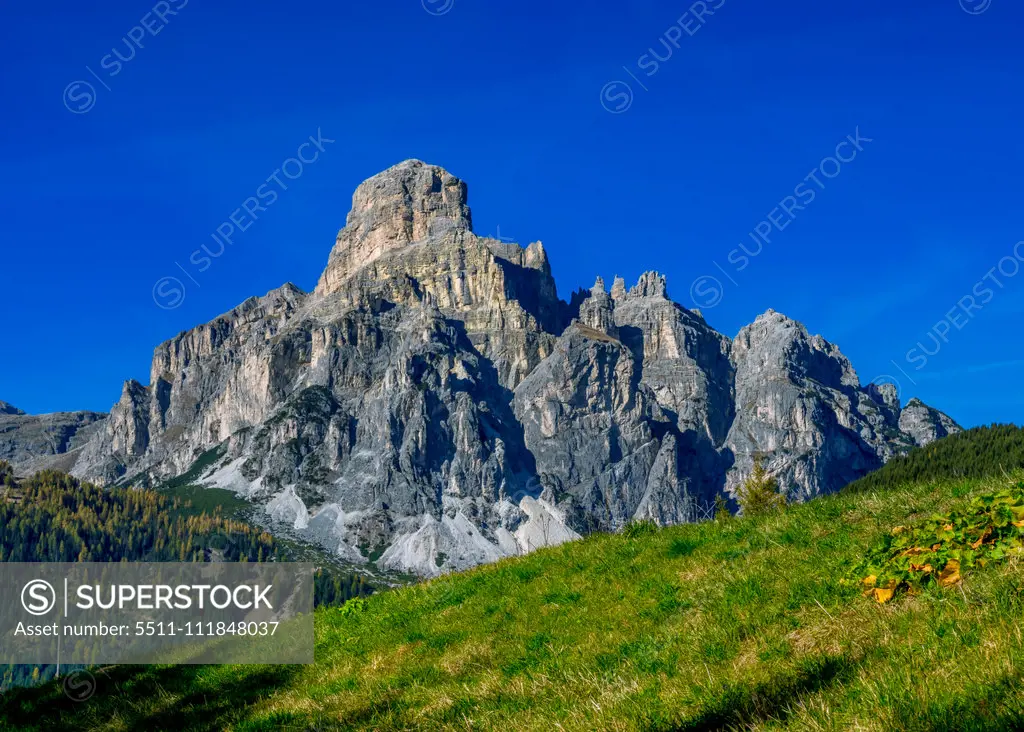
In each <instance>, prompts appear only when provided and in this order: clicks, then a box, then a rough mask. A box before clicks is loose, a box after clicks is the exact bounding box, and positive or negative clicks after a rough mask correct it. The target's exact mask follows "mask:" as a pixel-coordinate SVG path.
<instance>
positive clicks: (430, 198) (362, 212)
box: [317, 160, 473, 292]
mask: <svg viewBox="0 0 1024 732" xmlns="http://www.w3.org/2000/svg"><path fill="white" fill-rule="evenodd" d="M468 200H469V194H468V189H467V186H466V184H465V183H464V182H463V181H462V180H460V179H459V178H456V177H455V176H454V175H452V174H451V173H449V172H448V171H447V170H445V169H444V168H440V167H438V166H436V165H428V164H427V163H424V162H422V161H420V160H406V161H405V162H402V163H399V164H398V165H395V166H393V167H391V168H388V169H387V170H385V171H384V172H382V173H378V174H377V175H375V176H373V177H372V178H370V179H368V180H366V181H364V182H363V183H361V184H360V185H359V187H357V188H356V191H355V193H354V194H353V195H352V210H351V211H349V214H348V218H347V219H346V221H345V228H343V229H342V230H341V231H340V232H339V234H338V240H337V242H336V244H335V246H334V249H333V250H332V251H331V255H330V259H329V261H328V264H327V269H326V270H324V273H323V275H322V276H321V278H320V284H319V285H318V286H317V291H318V292H331V291H333V290H335V289H337V287H338V285H339V284H340V283H341V282H342V281H344V280H345V279H346V278H348V277H349V276H350V275H351V274H352V273H354V272H356V271H357V270H359V269H360V268H362V267H364V266H365V265H367V264H368V263H370V262H372V261H373V260H375V259H377V258H378V257H380V256H381V255H382V254H384V253H386V252H388V251H391V250H395V249H401V248H403V247H406V246H408V245H410V244H413V243H415V242H419V241H423V240H425V239H428V238H430V237H438V236H444V235H445V234H446V233H448V232H449V231H470V232H471V231H472V230H473V219H472V214H471V212H470V209H469V205H468Z"/></svg>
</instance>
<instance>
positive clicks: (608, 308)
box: [580, 277, 619, 338]
mask: <svg viewBox="0 0 1024 732" xmlns="http://www.w3.org/2000/svg"><path fill="white" fill-rule="evenodd" d="M613 308H614V302H613V301H612V299H611V297H609V295H608V293H607V292H606V291H605V289H604V279H602V278H601V277H598V278H597V280H596V281H595V282H594V286H593V287H592V288H590V297H588V298H587V299H586V300H584V301H583V304H582V305H581V306H580V322H581V323H582V324H583V325H586V326H589V327H590V328H593V329H594V330H597V331H600V332H602V333H605V334H606V335H609V336H611V337H612V338H617V337H618V333H619V330H618V328H617V327H616V326H615V316H614V314H613V313H612V310H613Z"/></svg>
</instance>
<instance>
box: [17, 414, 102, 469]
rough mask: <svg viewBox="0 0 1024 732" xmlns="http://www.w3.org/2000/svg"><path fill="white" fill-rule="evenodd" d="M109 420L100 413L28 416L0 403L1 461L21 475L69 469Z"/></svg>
mask: <svg viewBox="0 0 1024 732" xmlns="http://www.w3.org/2000/svg"><path fill="white" fill-rule="evenodd" d="M106 417H107V415H105V414H100V413H98V412H55V413H53V414H26V413H25V412H23V411H22V410H20V409H18V408H17V407H14V406H12V405H11V404H8V403H7V402H0V460H5V461H7V462H9V463H10V464H11V466H12V467H13V468H14V471H15V473H17V474H19V475H27V474H30V473H33V472H35V471H37V470H43V469H47V468H52V469H57V470H70V469H71V467H72V466H73V465H74V464H75V462H76V461H77V459H78V453H79V451H80V450H81V449H82V447H83V446H84V445H85V444H86V443H87V442H88V441H89V440H90V439H91V438H92V437H94V436H96V434H97V432H98V431H99V430H100V429H101V428H102V426H103V421H104V420H105V419H106Z"/></svg>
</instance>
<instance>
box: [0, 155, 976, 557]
mask: <svg viewBox="0 0 1024 732" xmlns="http://www.w3.org/2000/svg"><path fill="white" fill-rule="evenodd" d="M5 418H9V419H19V418H20V417H18V416H9V417H5ZM957 429H958V428H957V427H956V425H955V424H953V423H952V421H951V420H949V418H948V417H945V415H942V414H941V413H939V412H936V411H934V410H930V409H929V408H927V407H924V405H920V406H918V405H917V404H915V403H911V404H910V405H908V406H907V409H905V410H901V409H900V405H899V399H898V398H897V397H896V395H895V393H894V392H892V393H891V392H890V391H887V390H886V389H885V388H877V387H874V386H869V387H868V388H861V387H860V384H859V381H858V379H857V375H856V373H855V372H854V370H853V368H852V367H851V366H850V363H849V361H847V359H846V358H845V357H844V356H843V355H842V354H841V353H840V352H839V350H838V349H837V348H836V347H835V346H833V345H831V344H829V343H828V342H827V341H825V340H824V339H822V338H820V337H817V336H811V335H809V334H808V333H807V332H806V330H805V329H804V328H803V326H801V325H800V324H798V323H795V322H793V321H791V320H789V319H787V318H785V317H784V316H782V315H780V314H778V313H774V312H772V311H769V312H768V313H766V314H765V315H763V316H761V317H759V318H758V319H757V321H756V322H755V323H754V324H752V325H750V326H748V327H747V328H744V329H743V330H742V331H741V332H740V334H739V335H738V336H737V338H736V339H735V340H730V339H728V338H726V337H725V336H723V335H721V334H719V333H717V332H715V331H714V330H713V329H712V328H711V327H710V326H708V324H707V323H706V322H705V321H704V319H703V317H702V316H701V315H700V314H699V313H698V312H696V311H690V310H687V309H686V308H684V307H682V306H680V305H679V304H677V303H675V302H673V301H672V300H671V299H670V298H669V296H668V290H667V286H666V283H665V279H664V277H661V276H660V275H658V274H656V273H653V272H649V273H645V274H644V275H643V276H642V277H641V278H640V280H639V282H638V283H637V284H636V286H634V287H632V288H630V289H628V290H627V288H626V286H625V283H624V282H623V281H622V280H621V279H620V278H616V279H615V281H614V283H613V285H612V288H611V290H610V292H609V291H606V290H605V287H604V283H603V281H602V280H600V279H599V280H598V282H597V283H596V284H595V286H594V287H593V288H592V289H591V290H589V291H585V290H584V291H580V292H578V293H576V294H575V295H574V296H573V298H572V302H571V303H570V304H566V303H564V302H562V301H561V300H559V298H558V296H557V294H556V289H555V283H554V279H553V278H552V276H551V269H550V265H549V263H548V258H547V252H546V251H545V249H544V247H543V245H541V244H540V243H539V242H536V243H534V244H531V245H530V246H528V247H526V248H523V247H520V246H518V245H515V244H508V243H504V242H499V241H495V240H492V239H487V238H483V237H478V236H476V235H475V234H474V233H473V230H472V216H471V213H470V209H469V206H468V191H467V187H466V185H465V183H463V182H462V181H460V180H459V179H458V178H455V177H454V176H452V175H451V174H449V173H447V172H446V171H444V170H443V169H441V168H438V167H436V166H431V165H427V164H425V163H422V162H420V161H407V162H405V163H402V164H400V165H397V166H395V167H393V168H390V169H388V170H386V171H384V172H383V173H381V174H379V175H377V176H374V177H373V178H371V179H370V180H368V181H366V182H365V183H363V184H362V185H361V186H359V188H358V189H357V191H356V193H355V195H354V196H353V205H352V211H351V212H350V213H349V215H348V218H347V220H346V226H345V228H344V229H342V230H341V233H340V234H339V236H338V240H337V242H336V244H335V247H334V249H333V250H332V251H331V254H330V257H329V260H328V264H327V268H326V270H325V271H324V274H323V276H322V277H321V279H320V282H319V284H318V285H317V288H316V290H315V291H314V292H312V293H304V292H302V291H301V290H299V289H298V288H297V287H295V286H294V285H290V284H289V285H285V286H283V287H281V288H279V289H277V290H274V291H273V292H270V293H268V294H267V295H266V296H264V297H262V298H251V299H250V300H247V301H246V302H244V303H242V304H241V305H240V306H238V307H237V308H235V309H234V310H232V311H231V312H229V313H226V314H224V315H222V316H220V317H219V318H216V319H215V320H213V321H211V322H210V323H207V324H205V325H201V326H198V327H197V328H194V329H192V330H190V331H187V332H185V333H182V334H180V335H178V336H177V337H175V338H173V339H171V340H169V341H167V342H166V343H163V344H161V345H160V346H158V347H157V349H156V351H155V353H154V356H153V365H152V370H151V375H150V383H149V384H148V385H145V386H144V385H142V384H138V383H136V382H128V383H126V384H125V387H124V390H123V392H122V396H121V399H120V400H119V402H118V403H117V404H116V405H115V406H114V408H113V409H112V411H111V414H110V418H109V419H107V420H106V421H105V422H104V423H103V428H102V430H99V432H98V434H96V435H95V436H94V437H93V438H92V439H91V440H90V441H89V442H88V443H87V444H86V445H84V446H83V447H81V448H79V449H78V450H77V451H76V453H75V455H74V456H73V459H74V473H75V474H76V475H78V476H80V477H84V478H89V479H92V480H97V481H100V482H103V483H114V482H121V483H126V482H134V483H139V482H146V481H151V482H160V481H162V480H165V479H168V478H171V477H174V476H179V475H182V474H185V473H188V477H189V479H190V480H193V481H197V482H202V483H203V484H205V485H210V486H221V487H225V488H229V489H232V490H235V491H237V492H238V493H240V494H242V495H244V496H246V497H248V498H249V499H250V500H251V501H253V502H254V503H256V504H258V505H260V506H263V507H264V508H265V511H266V516H267V520H268V521H270V522H272V524H273V525H274V526H276V527H279V528H281V527H285V526H286V527H287V528H288V530H289V531H293V532H297V533H299V534H301V535H303V536H306V537H308V538H312V539H314V540H316V541H319V542H321V543H322V544H324V545H325V546H326V547H329V548H330V549H332V550H334V551H336V552H337V553H338V554H339V555H341V556H343V557H346V558H349V559H353V560H367V559H368V558H369V557H370V556H373V557H374V559H375V560H376V561H377V563H378V564H379V565H381V566H382V567H386V568H390V569H398V570H403V571H411V572H415V573H418V574H422V575H432V574H437V573H439V572H442V571H448V570H452V569H460V568H465V567H469V566H472V565H474V564H478V563H481V562H486V561H492V560H495V559H498V558H500V557H503V556H508V555H511V554H516V553H520V552H524V551H529V550H531V549H534V548H537V547H539V546H543V545H546V544H552V543H557V542H560V541H565V540H568V539H572V538H574V537H576V536H578V535H580V534H582V533H584V532H587V531H592V530H614V529H617V528H620V527H621V526H622V525H623V524H625V523H626V522H628V521H630V520H633V519H638V518H650V519H653V520H655V521H658V522H660V523H663V524H668V523H676V522H683V521H695V520H699V519H700V518H702V517H703V516H705V515H707V514H708V512H709V511H710V507H711V505H712V504H713V502H714V499H715V497H716V495H719V494H721V493H722V492H723V491H724V492H728V491H730V490H731V489H732V488H734V487H735V485H736V484H737V483H738V482H739V481H740V480H742V479H743V478H744V476H745V475H746V474H747V472H748V471H749V470H750V466H751V465H752V462H753V457H754V455H755V454H757V453H765V454H766V455H767V457H768V461H769V467H770V469H771V470H772V472H774V473H775V474H776V475H777V476H778V477H779V479H780V482H781V484H782V485H783V487H784V488H785V489H786V490H787V491H788V492H789V493H790V494H791V495H792V496H793V497H795V498H804V497H810V496H813V495H817V494H819V493H823V492H827V491H832V490H836V489H838V488H839V487H841V486H842V485H843V484H844V483H845V482H847V481H848V480H852V479H854V478H856V477H860V476H861V475H863V474H864V473H866V472H868V471H869V470H872V469H874V468H876V467H878V466H879V465H881V464H882V463H883V462H884V461H885V460H887V459H889V458H890V457H891V456H893V455H895V454H898V453H900V452H903V451H905V450H907V449H909V447H911V446H913V445H915V444H924V443H925V442H927V441H928V440H930V439H935V438H937V437H939V436H941V435H943V434H946V433H948V432H952V431H956V430H957Z"/></svg>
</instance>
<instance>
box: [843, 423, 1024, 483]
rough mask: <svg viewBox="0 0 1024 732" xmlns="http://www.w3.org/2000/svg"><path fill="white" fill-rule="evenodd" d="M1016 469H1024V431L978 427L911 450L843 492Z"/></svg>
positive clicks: (1008, 426) (1006, 426) (1011, 427)
mask: <svg viewBox="0 0 1024 732" xmlns="http://www.w3.org/2000/svg"><path fill="white" fill-rule="evenodd" d="M1017 468H1024V429H1022V428H1020V427H1016V426H1014V425H1012V424H995V425H991V426H988V427H975V428H973V429H969V430H966V431H964V432H961V433H959V434H956V435H950V436H949V437H945V438H943V439H941V440H936V441H935V442H933V443H931V444H930V445H928V446H926V447H919V448H917V449H915V450H911V451H910V452H909V453H907V454H906V455H905V456H902V457H897V458H893V459H892V460H890V461H889V462H888V463H886V465H885V466H884V467H882V468H881V469H879V470H876V471H875V472H873V473H869V474H868V475H865V476H864V477H863V478H861V479H860V480H857V481H854V482H853V483H850V485H848V486H847V487H846V488H845V489H844V490H847V491H874V490H879V491H880V490H891V489H893V488H898V487H899V486H901V485H906V484H908V483H920V482H923V481H935V480H950V479H954V480H956V479H964V480H967V479H979V478H988V477H992V476H998V475H1002V474H1005V473H1011V472H1013V470H1015V469H1017Z"/></svg>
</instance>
